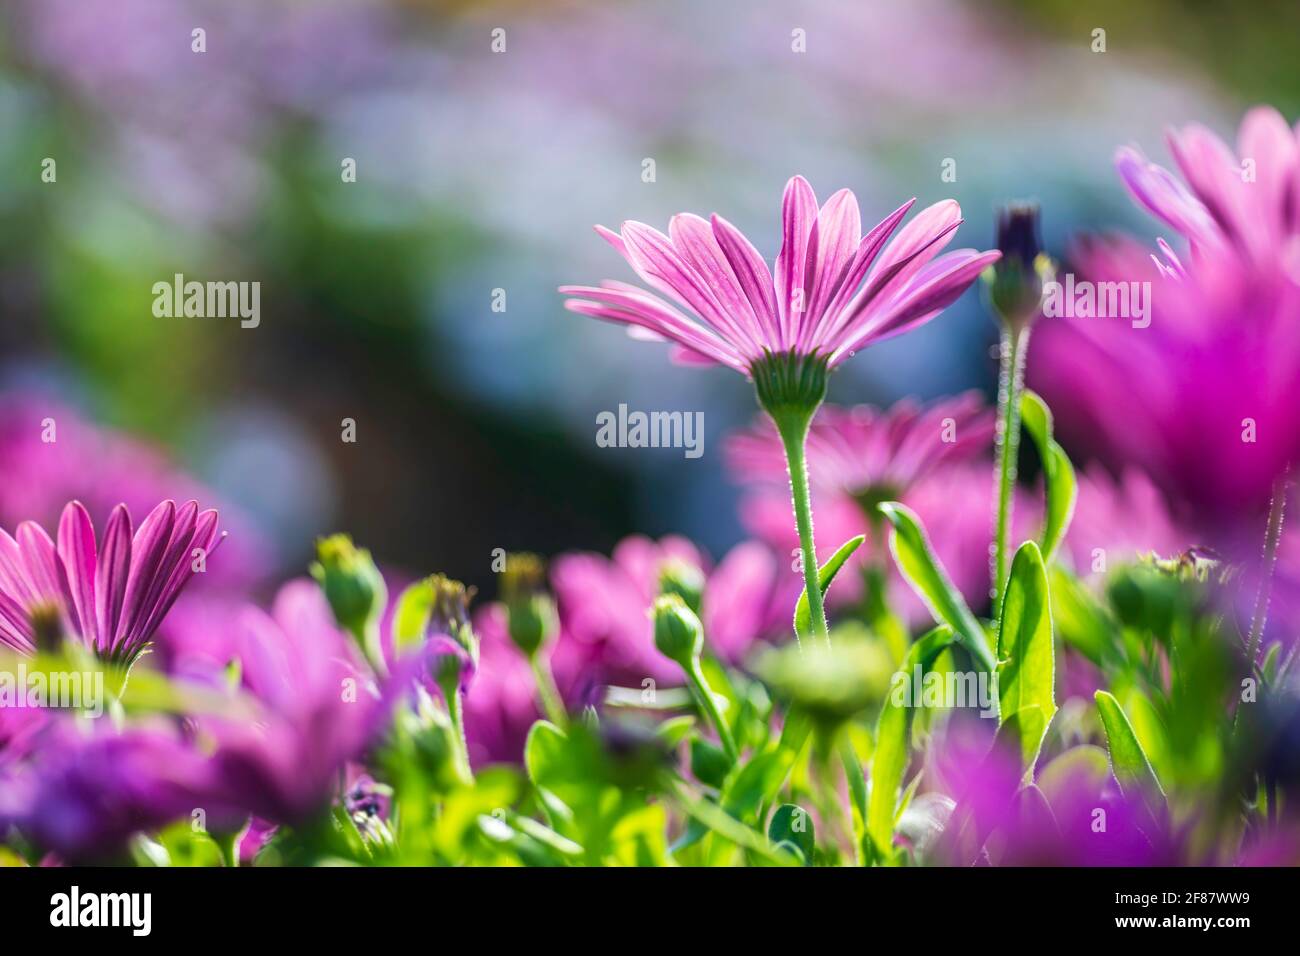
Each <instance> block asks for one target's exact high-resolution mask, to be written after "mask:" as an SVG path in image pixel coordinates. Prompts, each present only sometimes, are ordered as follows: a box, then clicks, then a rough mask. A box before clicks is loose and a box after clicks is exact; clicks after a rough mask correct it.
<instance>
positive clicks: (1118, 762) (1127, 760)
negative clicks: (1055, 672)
mask: <svg viewBox="0 0 1300 956" xmlns="http://www.w3.org/2000/svg"><path fill="white" fill-rule="evenodd" d="M1094 699H1095V700H1096V701H1097V711H1098V712H1099V713H1100V714H1101V723H1102V726H1103V727H1104V728H1105V729H1106V746H1107V748H1108V749H1109V750H1110V768H1111V772H1112V773H1114V774H1115V780H1116V781H1118V783H1119V789H1120V792H1121V793H1122V794H1124V796H1125V797H1128V798H1130V799H1137V800H1139V801H1140V802H1141V803H1142V805H1143V806H1144V807H1145V808H1146V809H1147V811H1148V812H1149V813H1150V814H1151V816H1152V817H1154V818H1156V819H1160V818H1162V817H1163V815H1164V812H1165V791H1164V789H1163V788H1162V787H1161V786H1160V781H1159V779H1157V778H1156V772H1155V771H1154V770H1152V769H1151V761H1150V760H1148V759H1147V755H1146V752H1145V751H1144V750H1143V749H1142V745H1141V744H1140V743H1138V739H1137V735H1136V734H1134V733H1133V725H1132V724H1130V723H1129V721H1128V717H1126V716H1125V715H1124V709H1123V708H1122V707H1120V705H1119V701H1118V700H1116V699H1115V697H1114V696H1113V695H1111V694H1108V693H1106V691H1104V690H1099V691H1097V693H1096V694H1095V695H1094Z"/></svg>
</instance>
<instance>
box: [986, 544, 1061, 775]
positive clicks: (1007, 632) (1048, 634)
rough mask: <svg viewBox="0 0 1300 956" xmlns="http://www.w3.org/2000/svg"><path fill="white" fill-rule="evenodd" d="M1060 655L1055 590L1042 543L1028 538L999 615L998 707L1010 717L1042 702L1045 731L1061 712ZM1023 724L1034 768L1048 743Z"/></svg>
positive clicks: (1025, 753)
mask: <svg viewBox="0 0 1300 956" xmlns="http://www.w3.org/2000/svg"><path fill="white" fill-rule="evenodd" d="M1055 660H1056V654H1055V649H1054V647H1053V644H1052V607H1051V590H1050V588H1049V587H1048V584H1047V568H1046V567H1045V566H1044V564H1043V556H1042V554H1041V553H1040V552H1039V550H1038V545H1036V544H1034V542H1032V541H1026V542H1025V543H1024V544H1022V545H1021V546H1020V550H1018V551H1017V552H1016V556H1015V558H1014V559H1013V560H1012V562H1011V573H1010V575H1008V577H1007V591H1006V594H1005V595H1003V598H1002V614H1001V616H1000V617H999V619H998V661H999V663H998V708H999V710H1000V712H1001V713H1002V714H1003V716H1004V717H1007V716H1010V715H1012V714H1015V713H1016V712H1018V711H1021V710H1024V709H1025V708H1028V707H1038V708H1039V710H1040V712H1041V717H1042V734H1045V733H1046V732H1047V725H1048V724H1050V723H1051V721H1052V715H1053V714H1055V713H1056V695H1055V686H1056V664H1055ZM1029 729H1030V728H1029V727H1027V726H1025V725H1024V724H1023V723H1022V725H1021V728H1020V730H1021V745H1022V748H1023V749H1022V751H1021V756H1022V758H1023V760H1024V764H1025V769H1026V770H1032V769H1033V767H1034V763H1035V762H1036V761H1037V759H1038V750H1039V747H1041V746H1042V743H1043V739H1042V734H1040V735H1039V736H1038V737H1037V738H1035V737H1033V736H1032V734H1029V733H1027V732H1026V731H1028V730H1029Z"/></svg>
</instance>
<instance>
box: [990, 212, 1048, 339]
mask: <svg viewBox="0 0 1300 956" xmlns="http://www.w3.org/2000/svg"><path fill="white" fill-rule="evenodd" d="M998 251H999V252H1001V253H1002V258H1001V259H999V260H998V261H997V262H995V263H994V264H993V265H991V266H989V268H988V269H987V270H986V272H985V279H986V281H987V283H988V290H989V303H990V305H991V306H992V308H993V311H994V312H995V313H996V314H997V316H998V319H999V321H1000V322H1002V323H1003V324H1004V325H1006V326H1008V327H1009V328H1012V329H1014V330H1017V331H1019V330H1020V329H1023V328H1025V327H1026V326H1028V325H1029V324H1030V323H1031V322H1033V320H1034V319H1036V318H1037V317H1038V313H1039V311H1040V309H1041V307H1042V299H1043V285H1044V283H1047V282H1050V281H1051V280H1052V279H1053V278H1054V277H1055V266H1054V264H1053V263H1052V260H1051V258H1050V257H1048V255H1047V253H1046V252H1044V251H1043V243H1042V239H1041V238H1040V236H1039V209H1038V204H1037V203H1035V202H1014V203H1009V204H1008V205H1006V206H1005V207H1003V208H1002V210H1001V211H999V213H998Z"/></svg>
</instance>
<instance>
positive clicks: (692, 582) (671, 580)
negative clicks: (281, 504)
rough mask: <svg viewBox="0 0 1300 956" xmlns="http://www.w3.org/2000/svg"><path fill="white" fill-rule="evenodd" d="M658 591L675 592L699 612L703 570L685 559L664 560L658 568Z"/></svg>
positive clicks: (687, 604) (702, 594)
mask: <svg viewBox="0 0 1300 956" xmlns="http://www.w3.org/2000/svg"><path fill="white" fill-rule="evenodd" d="M659 593H660V594H676V595H677V596H678V597H680V598H681V599H682V601H683V602H685V604H686V606H687V607H688V608H690V609H691V610H692V611H694V612H695V613H696V614H699V613H700V606H701V604H702V603H703V598H704V572H703V571H701V570H700V569H699V568H697V567H695V565H693V564H687V563H686V562H685V561H679V560H671V561H665V562H664V565H663V567H661V568H660V569H659Z"/></svg>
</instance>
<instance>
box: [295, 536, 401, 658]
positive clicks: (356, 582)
mask: <svg viewBox="0 0 1300 956" xmlns="http://www.w3.org/2000/svg"><path fill="white" fill-rule="evenodd" d="M316 554H317V558H318V560H317V561H315V562H314V563H313V564H312V566H311V575H312V577H313V578H315V579H316V581H317V583H318V584H320V586H321V590H323V591H324V592H325V598H326V600H328V601H329V605H330V609H331V610H332V611H333V612H334V618H335V620H337V621H338V622H339V626H340V627H342V628H343V629H344V630H346V631H348V632H350V633H351V634H354V635H363V634H364V633H365V632H366V629H367V627H369V626H370V625H371V623H372V622H374V621H377V620H378V619H379V616H380V615H381V614H382V613H383V610H384V604H385V603H386V602H387V600H388V589H387V587H386V586H385V585H384V577H383V575H382V574H380V573H379V569H378V568H377V567H375V562H374V561H373V560H372V559H371V557H370V552H369V551H366V550H364V549H362V548H357V547H356V546H355V545H353V544H352V539H351V538H350V537H348V536H347V535H346V534H334V535H330V536H329V537H328V538H320V539H318V540H317V541H316Z"/></svg>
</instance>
